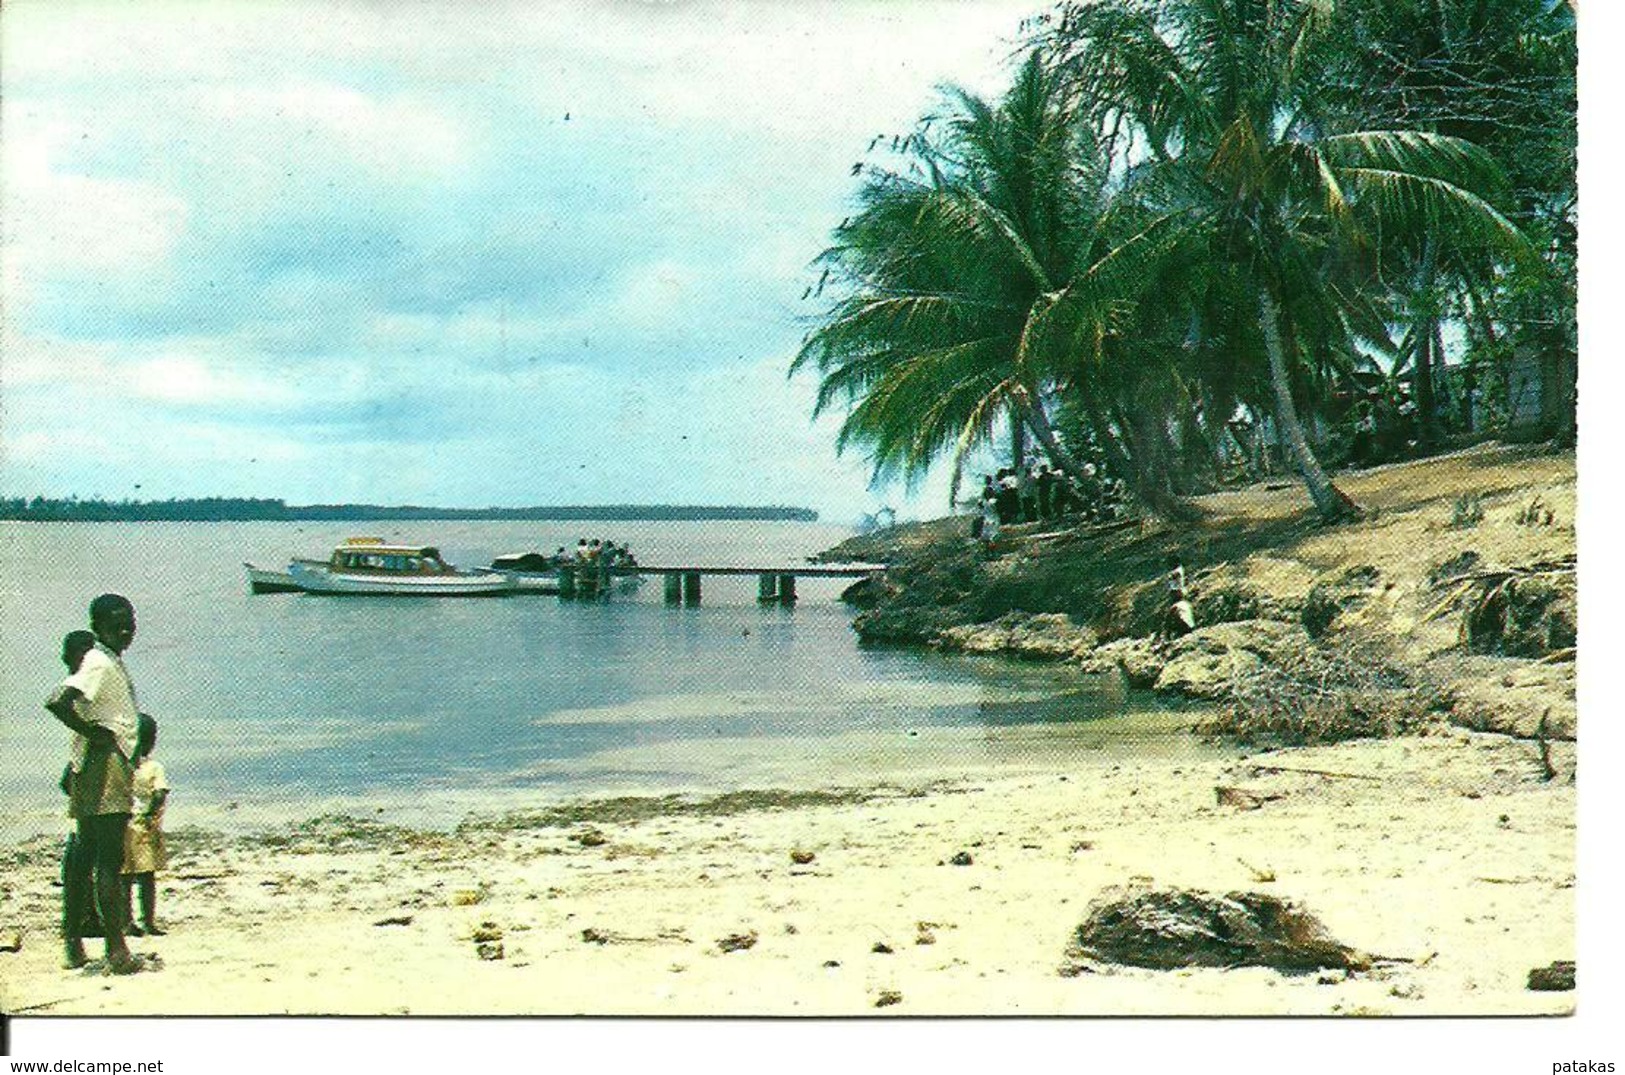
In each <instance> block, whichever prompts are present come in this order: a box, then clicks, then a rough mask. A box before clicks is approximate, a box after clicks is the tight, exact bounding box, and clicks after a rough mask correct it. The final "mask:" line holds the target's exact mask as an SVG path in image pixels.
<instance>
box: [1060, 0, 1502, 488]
mask: <svg viewBox="0 0 1625 1075" xmlns="http://www.w3.org/2000/svg"><path fill="white" fill-rule="evenodd" d="M1334 6H1335V5H1334V4H1333V3H1332V0H1166V2H1156V0H1103V2H1087V0H1085V2H1077V3H1070V4H1068V5H1066V6H1064V7H1063V8H1062V10H1061V14H1060V17H1059V18H1058V19H1057V20H1055V21H1054V22H1053V23H1052V25H1051V26H1050V28H1048V29H1047V30H1045V31H1044V33H1043V42H1044V44H1045V45H1046V46H1047V47H1049V48H1052V49H1054V50H1055V53H1056V56H1057V60H1058V62H1059V64H1060V66H1061V69H1062V70H1064V71H1065V72H1066V73H1067V74H1068V76H1069V78H1070V80H1071V84H1072V86H1073V87H1074V89H1075V91H1076V92H1077V94H1078V97H1079V101H1080V106H1079V107H1080V108H1082V109H1084V110H1085V111H1087V112H1088V113H1089V114H1090V115H1091V116H1092V117H1093V119H1094V121H1095V124H1096V127H1097V129H1098V130H1101V131H1106V132H1110V137H1112V140H1113V142H1114V144H1116V145H1119V146H1122V147H1124V148H1123V149H1122V150H1121V153H1122V156H1123V162H1121V163H1120V165H1119V167H1120V168H1122V169H1123V170H1124V171H1125V174H1126V177H1127V178H1126V184H1125V194H1126V195H1132V194H1133V190H1134V188H1135V186H1136V185H1139V186H1147V187H1149V186H1153V185H1154V187H1155V189H1156V191H1157V192H1158V193H1157V196H1158V197H1161V198H1167V197H1170V196H1172V197H1175V198H1178V199H1180V200H1182V201H1183V203H1184V204H1185V205H1186V206H1187V207H1188V209H1189V213H1190V215H1189V218H1188V221H1189V227H1190V228H1191V229H1192V231H1193V232H1197V233H1200V234H1201V235H1202V236H1203V237H1204V240H1203V241H1204V242H1205V243H1206V248H1207V251H1208V256H1209V257H1210V258H1211V259H1212V260H1213V262H1214V263H1215V265H1217V266H1223V267H1224V269H1225V273H1224V275H1225V277H1226V278H1227V279H1228V280H1229V281H1231V282H1232V284H1234V285H1235V286H1236V288H1237V289H1238V294H1239V295H1241V296H1244V302H1245V304H1246V306H1247V307H1248V308H1250V310H1251V311H1252V313H1253V315H1254V319H1255V320H1254V324H1255V327H1256V334H1255V338H1254V339H1255V341H1256V342H1254V341H1247V344H1248V347H1247V350H1248V351H1249V352H1252V353H1256V351H1255V350H1254V348H1261V349H1262V351H1263V355H1264V358H1265V362H1266V368H1267V371H1268V375H1267V381H1268V384H1269V386H1270V392H1271V397H1272V399H1271V403H1272V410H1273V411H1274V415H1275V418H1276V422H1277V425H1278V428H1279V430H1280V432H1281V435H1282V437H1283V438H1284V440H1285V441H1286V446H1287V448H1288V450H1289V452H1290V453H1291V455H1292V458H1293V460H1294V463H1295V464H1296V466H1297V469H1298V471H1299V473H1300V474H1301V476H1302V478H1303V481H1304V484H1305V486H1306V488H1307V489H1308V492H1309V495H1310V497H1311V498H1312V500H1313V501H1314V504H1315V507H1316V509H1317V510H1318V511H1319V513H1320V515H1321V516H1322V517H1323V518H1325V519H1327V520H1337V519H1341V518H1346V517H1349V516H1352V515H1356V514H1358V509H1357V508H1356V507H1355V505H1354V503H1353V502H1352V501H1351V500H1350V499H1349V498H1348V497H1347V496H1346V495H1344V494H1343V492H1342V491H1341V490H1339V489H1338V488H1337V487H1336V486H1335V485H1334V484H1333V483H1332V481H1331V479H1330V478H1329V477H1328V476H1327V475H1326V473H1325V471H1324V469H1323V468H1322V467H1321V465H1320V462H1319V460H1318V459H1317V458H1316V456H1315V453H1314V451H1313V449H1312V448H1311V447H1310V444H1309V440H1308V437H1307V436H1306V435H1305V433H1304V429H1303V423H1302V421H1301V420H1300V418H1299V410H1298V405H1297V400H1296V399H1295V398H1294V390H1293V386H1294V381H1295V376H1294V374H1295V372H1296V371H1297V370H1298V369H1299V368H1300V367H1302V366H1304V365H1305V364H1307V363H1308V362H1310V361H1312V360H1313V359H1314V358H1315V357H1316V356H1312V355H1306V354H1305V352H1304V350H1303V348H1302V346H1301V343H1302V340H1301V337H1300V332H1299V329H1300V327H1301V326H1302V325H1304V324H1306V323H1308V322H1318V323H1320V324H1322V325H1333V324H1341V325H1343V326H1344V328H1345V335H1346V336H1348V337H1349V338H1352V337H1353V336H1354V335H1355V334H1356V332H1357V330H1358V329H1357V326H1358V325H1360V324H1362V323H1365V322H1368V321H1369V317H1368V312H1369V292H1370V289H1371V288H1372V287H1374V286H1380V280H1381V278H1380V276H1379V275H1378V274H1377V272H1376V271H1375V269H1376V268H1377V266H1376V265H1375V264H1374V258H1375V257H1376V255H1377V254H1378V253H1379V252H1380V247H1379V245H1378V244H1377V243H1376V242H1375V240H1374V237H1375V236H1377V235H1378V234H1379V228H1382V229H1388V230H1395V231H1399V232H1404V233H1408V234H1421V233H1443V232H1447V231H1449V230H1463V229H1465V230H1469V231H1471V232H1472V233H1473V234H1474V235H1475V236H1479V237H1481V238H1486V239H1494V240H1496V241H1499V242H1501V243H1502V244H1505V245H1511V244H1516V243H1518V242H1520V241H1521V239H1520V237H1519V235H1518V232H1517V229H1516V228H1515V227H1514V226H1513V225H1512V223H1511V222H1510V221H1509V220H1507V218H1506V217H1505V216H1503V215H1502V214H1501V213H1500V212H1499V211H1498V210H1496V209H1495V208H1494V207H1493V206H1492V205H1491V203H1490V201H1489V200H1487V198H1486V196H1485V195H1486V193H1487V192H1490V191H1493V189H1494V188H1495V183H1496V178H1497V174H1498V173H1497V169H1496V167H1495V164H1494V162H1493V161H1492V160H1491V159H1490V158H1489V157H1488V156H1487V155H1486V154H1485V153H1484V152H1483V151H1482V150H1480V149H1478V148H1477V147H1475V146H1473V145H1472V144H1471V143H1469V142H1466V141H1464V140H1462V139H1458V138H1452V137H1448V136H1444V135H1440V134H1437V133H1433V132H1428V131H1408V130H1391V129H1367V128H1366V127H1365V126H1364V125H1363V124H1362V123H1360V122H1356V121H1358V120H1370V122H1371V125H1372V128H1380V127H1381V126H1382V121H1381V119H1380V118H1378V117H1359V116H1348V115H1344V114H1339V113H1337V112H1336V111H1335V110H1334V109H1333V108H1332V101H1333V100H1334V99H1335V95H1334V94H1332V93H1331V92H1330V90H1331V84H1330V79H1329V77H1328V76H1329V75H1330V74H1331V73H1332V71H1333V70H1334V69H1335V65H1334V62H1333V61H1334V59H1335V57H1336V51H1335V50H1336V46H1337V44H1338V43H1337V42H1336V41H1335V40H1334V39H1333V37H1332V35H1331V34H1330V33H1329V29H1330V28H1331V26H1332V25H1333V23H1332V14H1333V8H1334ZM1232 361H1236V362H1240V363H1246V362H1248V361H1249V357H1248V355H1247V354H1243V353H1237V354H1235V355H1233V356H1232Z"/></svg>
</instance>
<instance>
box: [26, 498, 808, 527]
mask: <svg viewBox="0 0 1625 1075" xmlns="http://www.w3.org/2000/svg"><path fill="white" fill-rule="evenodd" d="M0 519H12V520H22V521H26V522H86V523H92V522H301V521H310V522H322V521H343V520H390V519H511V520H539V521H540V520H560V519H610V520H619V521H644V522H650V521H673V520H675V521H679V522H702V521H718V520H751V521H773V522H781V521H782V522H808V523H810V522H816V521H817V520H818V513H817V512H816V511H813V510H812V509H810V508H787V507H779V506H776V505H768V506H765V507H746V506H740V505H729V504H725V505H687V504H555V505H542V506H536V507H526V508H430V507H421V506H418V505H413V504H403V505H395V506H389V505H382V504H288V503H286V502H284V501H282V500H275V499H268V498H264V497H219V496H210V497H200V498H196V499H171V500H100V499H94V498H92V499H80V498H79V497H66V498H53V497H42V496H36V497H10V498H0Z"/></svg>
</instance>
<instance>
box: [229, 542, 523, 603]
mask: <svg viewBox="0 0 1625 1075" xmlns="http://www.w3.org/2000/svg"><path fill="white" fill-rule="evenodd" d="M288 576H289V578H290V579H291V580H292V581H293V584H294V585H295V586H297V587H298V588H299V589H301V590H303V591H305V592H306V593H315V594H379V595H392V596H409V597H491V596H500V595H502V594H510V593H514V592H515V591H516V590H517V589H518V584H517V583H516V582H515V581H514V580H513V578H511V577H510V576H509V575H507V574H504V573H502V572H499V571H459V570H458V569H457V568H455V567H453V566H452V565H450V564H448V563H446V562H445V560H443V559H442V558H441V556H440V550H439V549H437V548H435V547H434V546H432V545H392V544H389V543H387V542H385V541H384V540H383V539H382V538H371V537H361V538H349V539H348V540H346V541H345V542H344V544H342V545H340V546H339V547H338V548H336V549H334V550H333V555H332V556H331V557H329V558H328V559H327V560H326V561H321V560H294V561H293V562H292V563H290V564H289V565H288ZM250 582H251V583H252V576H250Z"/></svg>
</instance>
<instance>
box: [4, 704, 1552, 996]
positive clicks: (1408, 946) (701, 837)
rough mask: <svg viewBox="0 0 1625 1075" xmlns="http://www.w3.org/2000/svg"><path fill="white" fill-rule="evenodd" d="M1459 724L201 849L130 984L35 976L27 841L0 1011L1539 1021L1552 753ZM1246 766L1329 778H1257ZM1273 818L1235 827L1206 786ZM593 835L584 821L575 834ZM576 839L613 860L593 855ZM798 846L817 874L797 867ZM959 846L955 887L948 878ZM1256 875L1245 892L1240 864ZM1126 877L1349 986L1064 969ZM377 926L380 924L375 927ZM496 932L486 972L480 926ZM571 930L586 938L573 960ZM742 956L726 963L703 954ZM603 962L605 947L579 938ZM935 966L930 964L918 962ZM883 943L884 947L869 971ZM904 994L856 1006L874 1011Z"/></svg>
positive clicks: (7, 905) (39, 856)
mask: <svg viewBox="0 0 1625 1075" xmlns="http://www.w3.org/2000/svg"><path fill="white" fill-rule="evenodd" d="M1559 749H1560V751H1561V753H1560V754H1559V757H1558V759H1557V761H1558V767H1559V768H1560V770H1561V775H1560V776H1559V778H1558V779H1557V780H1555V781H1552V782H1544V781H1542V780H1541V779H1540V777H1539V767H1538V765H1537V764H1536V762H1535V759H1534V755H1533V752H1532V751H1533V748H1532V747H1531V745H1530V744H1528V743H1521V742H1517V741H1514V740H1510V739H1506V738H1503V737H1499V736H1492V735H1480V734H1475V733H1468V732H1462V731H1452V732H1450V733H1447V734H1443V735H1438V736H1433V737H1428V738H1421V739H1398V740H1391V741H1384V742H1358V743H1347V744H1343V745H1340V746H1335V747H1323V748H1316V749H1306V750H1296V751H1289V752H1279V753H1275V754H1269V755H1254V756H1252V757H1250V758H1245V759H1240V760H1238V758H1239V755H1238V756H1237V757H1236V758H1232V759H1231V760H1228V761H1224V760H1217V761H1214V760H1210V761H1201V762H1196V763H1191V762H1188V761H1187V762H1181V761H1179V760H1171V759H1147V760H1145V761H1142V762H1139V763H1136V764H1132V765H1117V766H1114V765H1113V764H1111V763H1110V762H1108V761H1102V762H1101V763H1100V764H1099V766H1098V767H1097V768H1095V769H1092V770H1088V771H1080V770H1074V771H1072V772H1070V773H1061V772H1056V773H1052V774H1048V775H1030V776H1019V777H1000V778H998V779H995V780H989V781H987V782H983V783H978V784H960V785H942V786H936V787H934V788H931V789H928V790H926V791H925V792H924V793H915V794H913V795H909V794H903V793H899V792H897V791H895V790H884V789H882V790H880V791H879V794H878V797H875V798H869V799H867V801H864V797H863V796H861V795H858V796H850V797H847V798H846V799H844V800H843V799H841V798H839V797H835V798H832V799H831V801H829V802H827V803H826V804H822V805H820V804H817V803H814V804H812V805H802V806H799V807H795V808H774V807H764V808H758V809H751V810H747V811H744V812H736V813H730V812H721V813H719V812H717V811H716V810H710V809H706V808H703V807H702V808H701V809H698V810H696V811H692V812H682V813H666V814H664V815H657V816H653V817H647V818H645V819H643V820H638V821H614V820H608V819H607V818H608V817H609V816H611V815H610V814H607V813H605V812H604V811H603V810H599V809H598V808H595V807H593V806H591V805H590V804H588V805H583V807H582V809H581V811H580V815H581V817H582V818H584V819H585V820H582V821H578V822H576V823H574V824H569V825H566V826H563V827H539V826H537V825H535V824H526V823H523V822H515V821H511V820H510V821H508V822H496V821H492V822H489V823H487V824H485V825H483V826H479V827H475V828H471V829H468V830H465V831H464V832H462V833H460V834H456V835H451V836H448V835H445V834H434V833H415V834H414V833H408V832H406V831H404V830H396V831H391V830H384V829H375V828H369V827H367V826H364V825H353V824H347V823H330V822H329V823H323V824H318V825H313V826H311V827H310V828H309V830H308V831H307V832H306V833H305V834H303V835H300V836H298V837H296V838H295V839H293V840H292V841H291V842H290V843H289V844H288V845H287V846H283V847H275V846H271V845H269V844H268V843H267V842H266V841H264V840H228V839H226V838H224V837H204V836H199V837H194V838H193V839H192V841H191V849H189V850H186V851H184V852H183V853H181V854H178V855H177V856H176V862H175V863H174V865H173V868H172V869H171V871H170V872H169V874H168V876H167V878H166V879H165V880H164V881H163V894H162V901H163V909H164V911H165V912H166V917H167V919H168V921H169V923H170V925H171V927H172V933H171V934H170V935H169V936H167V937H164V938H156V939H147V940H138V941H135V942H134V943H135V946H136V948H137V949H138V950H145V951H150V952H156V953H159V954H160V955H161V957H162V961H163V967H162V969H161V970H158V971H155V972H153V973H148V974H142V975H138V976H135V977H132V978H126V979H112V978H106V977H101V976H96V975H90V974H85V973H82V972H80V973H70V972H67V971H64V970H61V969H60V968H59V967H58V965H57V958H58V942H57V939H56V934H55V928H54V918H55V913H56V910H55V908H56V900H57V894H58V890H57V889H56V888H55V887H54V885H53V883H52V882H53V870H54V866H53V863H52V862H51V860H50V849H49V845H48V844H46V843H43V842H36V843H35V844H32V845H28V846H25V847H24V848H23V849H21V851H20V853H19V854H18V855H17V856H16V859H15V866H14V868H13V866H12V865H8V868H7V870H6V876H5V880H4V882H3V883H0V935H4V934H5V933H6V932H7V931H8V930H10V929H20V930H21V933H22V941H23V944H22V949H21V951H20V952H15V953H0V1006H3V1007H4V1008H5V1009H6V1010H8V1011H11V1012H38V1013H42V1014H43V1013H51V1014H87V1013H110V1014H111V1013H116V1014H148V1013H282V1012H292V1013H412V1014H439V1013H460V1014H462V1013H473V1014H499V1013H526V1014H542V1013H576V1012H586V1013H637V1014H653V1015H677V1014H700V1015H719V1014H730V1015H745V1014H794V1015H815V1014H816V1015H830V1014H837V1015H838V1014H887V1015H927V1014H948V1013H979V1014H1018V1013H1019V1014H1031V1015H1039V1014H1052V1013H1066V1014H1095V1013H1101V1014H1107V1013H1132V1014H1162V1013H1295V1014H1402V1015H1422V1014H1446V1013H1451V1014H1455V1013H1464V1014H1502V1013H1562V1012H1567V1011H1569V1010H1571V1008H1572V1005H1573V1003H1574V1000H1573V998H1574V994H1572V993H1536V992H1529V991H1527V990H1526V989H1525V979H1526V975H1527V972H1528V971H1529V969H1530V968H1531V967H1535V966H1543V965H1545V964H1547V963H1549V962H1551V961H1552V960H1554V959H1572V958H1574V898H1573V897H1574V889H1573V885H1574V785H1573V783H1572V779H1571V774H1572V765H1573V761H1572V758H1573V755H1572V747H1570V746H1569V745H1559ZM1257 765H1275V766H1280V767H1288V768H1294V769H1299V770H1303V769H1321V770H1326V771H1331V772H1337V773H1344V774H1359V775H1363V776H1368V777H1375V779H1355V778H1352V777H1351V776H1339V777H1324V776H1316V775H1309V774H1304V773H1301V772H1294V773H1280V772H1267V771H1265V772H1261V771H1258V770H1256V769H1254V768H1253V766H1257ZM1221 784H1223V785H1240V786H1243V787H1246V788H1250V789H1253V790H1255V791H1258V792H1260V793H1263V794H1280V796H1281V797H1280V798H1276V799H1271V800H1270V801H1268V802H1266V803H1265V804H1264V805H1263V806H1262V807H1261V808H1259V809H1255V810H1238V809H1236V808H1233V807H1228V806H1219V805H1217V804H1216V799H1215V794H1214V788H1215V786H1216V785H1221ZM595 813H596V814H598V815H599V819H596V820H595V819H594V817H595ZM588 832H597V833H598V834H600V835H601V836H602V837H603V838H604V842H603V843H597V842H596V839H595V838H593V837H586V838H585V839H583V836H584V834H586V833H588ZM792 850H803V851H810V852H812V853H813V854H814V856H815V857H814V858H813V860H812V861H811V862H808V863H805V864H802V865H797V864H795V863H793V862H792V861H791V858H790V853H791V851H792ZM959 852H965V853H967V854H968V855H969V856H970V858H971V862H970V864H969V865H958V866H956V865H953V864H951V861H950V860H951V859H952V858H953V857H954V856H955V855H956V854H957V853H959ZM1255 870H1256V871H1259V872H1266V873H1273V875H1274V876H1275V878H1276V879H1275V880H1273V881H1258V880H1256V879H1255V878H1256V874H1255V872H1254V871H1255ZM1136 878H1139V879H1148V880H1149V881H1150V882H1151V883H1155V884H1169V885H1183V886H1191V887H1200V888H1205V889H1210V890H1216V891H1227V890H1233V889H1239V888H1253V889H1258V890H1260V891H1268V892H1273V893H1276V894H1278V895H1283V896H1290V897H1293V898H1296V899H1299V900H1301V901H1303V902H1304V903H1305V904H1306V905H1307V906H1308V908H1309V909H1310V910H1311V911H1313V912H1314V913H1316V914H1318V915H1319V916H1320V917H1321V918H1322V919H1323V920H1324V922H1325V923H1326V924H1327V926H1328V927H1329V928H1330V930H1331V932H1332V933H1333V934H1334V935H1336V936H1337V937H1338V938H1339V939H1340V940H1342V941H1344V942H1346V943H1348V944H1351V945H1354V946H1356V947H1359V948H1363V949H1365V950H1367V951H1370V952H1373V953H1376V954H1378V955H1381V956H1388V957H1396V958H1398V959H1404V960H1411V961H1412V962H1394V963H1388V964H1381V965H1379V966H1378V968H1377V969H1376V970H1374V971H1372V972H1370V973H1368V974H1358V975H1354V976H1352V977H1346V976H1345V975H1344V974H1343V973H1342V972H1336V973H1327V974H1322V975H1308V976H1300V977H1289V976H1286V975H1282V974H1279V973H1277V972H1275V971H1272V970H1267V969H1241V970H1190V971H1176V972H1163V971H1150V970H1139V969H1132V968H1105V969H1103V970H1102V972H1100V973H1096V974H1085V975H1082V976H1079V977H1074V978H1065V977H1062V976H1060V975H1059V974H1058V973H1057V970H1058V968H1059V966H1060V965H1061V963H1062V961H1063V958H1062V953H1063V949H1064V948H1065V946H1066V943H1067V940H1068V938H1069V935H1070V932H1071V931H1072V929H1073V928H1074V927H1075V926H1076V925H1077V923H1078V922H1079V921H1081V919H1082V918H1083V916H1084V912H1085V909H1086V907H1087V905H1088V904H1089V902H1090V901H1091V899H1093V898H1094V897H1095V896H1096V895H1098V894H1099V893H1100V892H1101V891H1102V890H1103V889H1105V888H1107V887H1108V886H1112V885H1119V884H1124V883H1128V882H1130V881H1132V880H1134V879H1136ZM387 920H395V921H396V922H400V923H402V924H388V925H380V924H378V923H381V922H385V921H387ZM484 923H489V924H490V926H489V927H488V928H490V929H491V930H492V932H495V931H500V933H501V938H500V944H501V946H502V950H503V958H501V959H491V960H485V959H481V958H480V956H479V954H478V952H477V948H478V944H477V942H476V940H475V939H474V934H475V932H476V931H477V930H479V929H480V928H481V927H482V924H484ZM589 930H590V931H593V932H592V933H591V934H587V936H591V937H595V938H597V941H596V942H595V941H594V940H586V939H584V931H589ZM752 933H754V934H755V942H754V944H753V945H751V946H750V947H745V948H740V949H739V950H735V951H727V952H724V951H722V950H721V949H720V947H719V944H718V941H719V940H721V939H723V938H727V937H731V936H736V935H749V934H752ZM597 942H602V943H597ZM927 942H929V943H927ZM877 946H884V947H885V948H889V949H890V951H880V950H879V948H878V947H877ZM883 997H884V998H886V999H888V1000H892V999H893V997H895V1002H893V1003H889V1004H887V1005H886V1006H883V1007H879V1008H877V1007H876V1004H877V1002H878V1001H880V1000H882V998H883Z"/></svg>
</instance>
